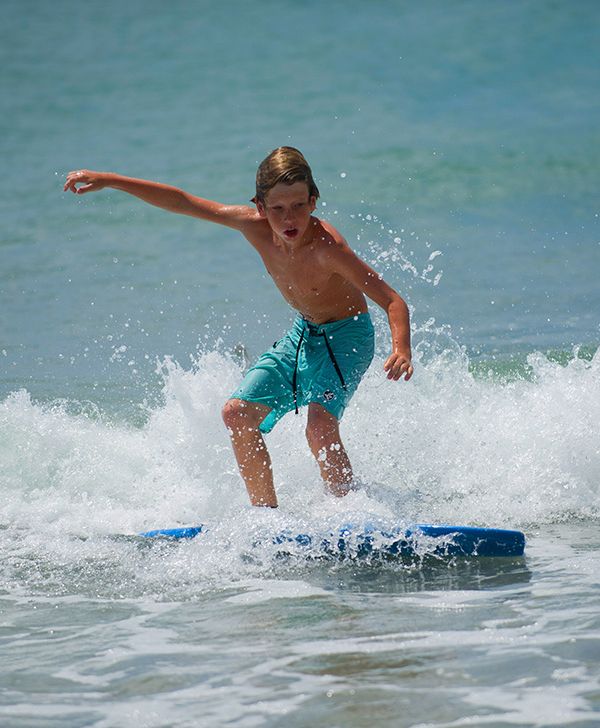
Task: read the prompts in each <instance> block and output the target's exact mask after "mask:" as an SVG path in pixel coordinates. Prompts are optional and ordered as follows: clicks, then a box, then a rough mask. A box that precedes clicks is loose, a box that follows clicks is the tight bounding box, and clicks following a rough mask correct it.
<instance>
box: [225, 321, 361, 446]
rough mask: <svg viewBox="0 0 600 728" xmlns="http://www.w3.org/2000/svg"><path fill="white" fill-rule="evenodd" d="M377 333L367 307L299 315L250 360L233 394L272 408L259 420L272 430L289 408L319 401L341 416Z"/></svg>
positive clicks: (296, 410) (264, 427)
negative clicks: (313, 317) (328, 317)
mask: <svg viewBox="0 0 600 728" xmlns="http://www.w3.org/2000/svg"><path fill="white" fill-rule="evenodd" d="M374 348H375V336H374V331H373V324H372V322H371V317H370V316H369V314H368V313H361V314H359V315H357V316H350V317H349V318H344V319H340V320H339V321H332V322H331V323H326V324H314V323H311V322H310V321H307V320H306V319H305V318H303V317H302V316H297V317H296V319H295V320H294V324H293V326H292V328H291V329H290V330H289V331H288V332H287V334H286V335H285V336H284V337H283V338H282V339H280V340H279V341H277V342H275V344H274V345H273V346H272V347H271V348H270V349H269V350H268V351H266V352H265V353H264V354H263V355H262V356H261V357H260V358H259V359H258V361H257V362H256V364H254V366H252V367H251V368H250V369H249V370H248V372H247V373H246V376H245V377H244V379H243V380H242V383H241V384H240V386H239V387H238V388H237V389H236V391H235V392H234V393H233V394H232V395H231V399H241V400H244V401H246V402H256V403H257V404H264V405H266V406H267V407H270V408H271V411H270V412H269V414H268V415H267V416H266V417H265V419H264V420H263V421H262V422H261V423H260V426H259V429H260V430H261V432H270V431H271V430H272V429H273V427H274V426H275V425H276V424H277V422H278V421H279V420H280V419H281V418H282V417H283V416H284V415H285V414H286V413H288V412H291V411H292V410H295V412H296V414H298V408H299V407H303V406H305V405H308V404H310V403H311V402H316V403H318V404H320V405H322V406H323V407H324V408H325V409H326V410H327V411H328V412H329V413H331V414H332V415H333V416H334V417H335V418H336V419H337V420H340V419H341V418H342V415H343V414H344V410H345V409H346V407H347V405H348V403H349V402H350V399H351V398H352V395H353V394H354V392H355V391H356V388H357V387H358V385H359V383H360V380H361V379H362V378H363V376H364V374H365V372H366V371H367V369H368V368H369V364H370V363H371V361H372V359H373V353H374Z"/></svg>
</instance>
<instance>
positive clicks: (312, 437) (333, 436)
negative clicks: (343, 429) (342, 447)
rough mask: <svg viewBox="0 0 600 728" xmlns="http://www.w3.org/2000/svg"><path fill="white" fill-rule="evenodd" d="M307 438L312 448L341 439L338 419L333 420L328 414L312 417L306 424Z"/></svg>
mask: <svg viewBox="0 0 600 728" xmlns="http://www.w3.org/2000/svg"><path fill="white" fill-rule="evenodd" d="M306 439H307V441H308V444H309V446H310V448H311V450H315V449H319V448H321V447H324V446H327V445H330V444H332V443H334V442H337V441H339V439H340V435H339V430H338V424H337V420H335V421H332V417H331V416H328V415H323V416H320V415H318V414H317V415H316V416H313V417H311V418H310V419H309V420H308V422H307V424H306Z"/></svg>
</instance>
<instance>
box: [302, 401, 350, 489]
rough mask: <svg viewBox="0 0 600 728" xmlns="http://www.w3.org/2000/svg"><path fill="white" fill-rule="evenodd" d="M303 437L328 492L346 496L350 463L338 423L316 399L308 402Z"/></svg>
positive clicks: (348, 486) (348, 485)
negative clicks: (304, 434) (304, 435)
mask: <svg viewBox="0 0 600 728" xmlns="http://www.w3.org/2000/svg"><path fill="white" fill-rule="evenodd" d="M306 439H307V440H308V444H309V447H310V449H311V451H312V453H313V455H314V456H315V458H316V460H317V463H318V464H319V468H320V470H321V477H322V478H323V480H324V481H325V485H326V486H327V488H328V489H329V491H330V492H331V493H333V495H336V496H338V497H341V496H343V495H346V494H347V493H348V491H349V490H350V485H351V483H352V477H353V476H352V465H350V460H349V458H348V454H347V453H346V450H345V448H344V445H343V444H342V439H341V437H340V430H339V422H338V420H337V419H336V418H335V417H334V416H333V415H332V414H331V413H330V412H328V411H327V410H326V409H325V408H324V407H322V406H321V405H320V404H317V403H316V402H311V403H310V404H309V405H308V422H307V425H306Z"/></svg>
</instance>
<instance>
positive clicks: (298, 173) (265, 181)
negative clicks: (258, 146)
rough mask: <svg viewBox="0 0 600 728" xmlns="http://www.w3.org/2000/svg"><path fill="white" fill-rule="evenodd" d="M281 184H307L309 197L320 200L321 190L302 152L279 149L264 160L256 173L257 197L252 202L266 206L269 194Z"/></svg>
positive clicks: (287, 148)
mask: <svg viewBox="0 0 600 728" xmlns="http://www.w3.org/2000/svg"><path fill="white" fill-rule="evenodd" d="M280 182H282V183H283V184H286V185H293V184H294V183H295V182H306V184H307V186H308V196H309V197H314V198H315V199H318V198H319V188H318V187H317V185H316V184H315V181H314V179H313V176H312V170H311V168H310V166H309V164H308V162H307V161H306V159H304V155H303V154H302V152H300V151H298V149H295V148H294V147H278V148H277V149H274V150H273V151H272V152H271V154H269V156H268V157H266V158H265V159H263V161H262V162H261V163H260V166H259V167H258V170H257V172H256V195H255V196H254V197H253V198H252V202H254V203H256V202H260V203H262V204H263V205H264V203H265V198H266V196H267V192H269V190H272V189H273V187H275V185H277V184H279V183H280Z"/></svg>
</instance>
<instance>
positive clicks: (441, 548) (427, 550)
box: [139, 523, 525, 559]
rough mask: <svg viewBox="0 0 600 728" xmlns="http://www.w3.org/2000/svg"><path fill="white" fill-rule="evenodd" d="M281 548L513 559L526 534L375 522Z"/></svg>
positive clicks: (357, 555) (283, 539) (286, 542)
mask: <svg viewBox="0 0 600 728" xmlns="http://www.w3.org/2000/svg"><path fill="white" fill-rule="evenodd" d="M206 531H207V527H206V526H205V525H198V526H186V527H182V528H161V529H156V530H154V531H145V532H144V533H140V534H139V535H140V536H142V537H144V538H162V539H169V540H173V541H180V540H185V539H192V538H196V537H197V536H199V535H200V534H202V533H205V532H206ZM265 540H266V541H270V543H272V544H274V545H275V546H277V547H279V548H278V552H279V553H284V554H285V553H289V554H292V553H294V554H298V553H302V552H305V553H306V554H307V555H313V554H314V555H319V554H321V555H324V556H334V557H338V558H353V559H364V558H373V557H381V558H386V559H389V558H397V557H399V558H403V557H409V558H410V557H415V556H419V555H435V556H442V557H445V556H448V557H453V556H468V557H475V556H478V557H479V556H485V557H514V556H522V555H523V554H524V552H525V535H524V534H523V533H522V532H521V531H514V530H509V529H501V528H483V527H477V526H450V525H432V524H428V523H420V524H416V525H414V526H410V527H406V526H398V527H395V528H384V527H379V526H376V525H372V524H355V523H348V524H345V525H343V526H341V527H340V528H338V529H335V530H332V531H329V532H327V533H320V534H318V533H315V534H310V533H295V532H294V531H291V530H289V529H288V530H285V531H281V532H279V533H276V534H275V535H270V536H267V537H266V538H265V539H264V540H262V541H260V542H257V544H256V545H258V544H259V543H264V541H265Z"/></svg>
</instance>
